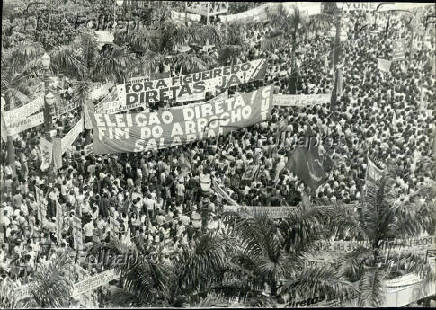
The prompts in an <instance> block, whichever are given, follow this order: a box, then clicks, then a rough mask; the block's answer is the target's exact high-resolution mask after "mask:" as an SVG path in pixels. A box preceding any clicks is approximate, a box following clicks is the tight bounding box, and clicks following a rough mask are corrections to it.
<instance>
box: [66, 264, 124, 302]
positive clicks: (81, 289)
mask: <svg viewBox="0 0 436 310" xmlns="http://www.w3.org/2000/svg"><path fill="white" fill-rule="evenodd" d="M117 278H119V274H118V273H117V272H116V271H115V269H110V270H105V271H103V272H100V273H99V274H96V275H95V276H91V277H89V278H88V279H85V280H83V281H80V282H78V283H76V284H74V289H73V293H72V297H77V296H80V295H81V294H84V293H86V292H89V291H92V290H94V289H96V288H99V287H100V286H102V285H105V284H108V283H109V282H110V281H111V280H114V279H117Z"/></svg>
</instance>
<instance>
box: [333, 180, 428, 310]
mask: <svg viewBox="0 0 436 310" xmlns="http://www.w3.org/2000/svg"><path fill="white" fill-rule="evenodd" d="M393 188H394V183H393V182H392V173H391V172H389V173H388V174H386V175H384V176H383V177H382V178H381V179H380V180H379V181H378V182H376V183H372V182H367V192H366V195H365V196H364V197H363V198H362V201H361V203H360V208H359V215H358V216H357V217H356V218H355V223H354V225H352V226H351V227H352V228H353V229H352V230H351V231H350V234H352V235H353V236H355V237H356V238H357V239H358V240H364V241H367V242H366V244H362V245H361V246H359V247H358V248H356V249H355V250H354V251H352V252H351V253H349V254H347V255H345V256H344V257H342V258H341V259H340V260H339V261H338V264H337V267H338V268H340V274H341V275H343V276H344V277H346V278H347V279H348V280H350V281H352V282H356V281H359V282H358V283H359V290H360V295H359V300H358V301H359V304H360V305H361V306H372V307H376V306H380V305H381V304H382V302H383V285H382V283H383V280H385V279H389V278H394V277H398V276H399V275H403V274H405V273H410V272H414V273H416V274H418V275H419V276H420V277H424V278H425V279H426V280H428V279H430V278H433V277H434V274H433V272H432V270H431V267H430V265H429V263H428V262H427V261H426V260H425V258H424V257H423V256H422V255H418V254H417V253H414V252H413V251H411V250H407V251H402V252H400V253H398V252H396V251H390V250H389V249H388V250H386V247H387V246H388V245H389V243H390V242H391V241H392V240H394V239H399V238H410V237H412V236H419V235H421V234H422V233H425V232H430V233H431V229H432V226H433V225H434V224H433V218H432V214H434V212H435V205H434V202H431V196H430V195H428V196H427V197H425V198H424V200H425V203H423V202H422V200H420V201H416V200H415V201H413V202H412V203H410V204H409V203H407V204H404V203H402V202H399V201H398V200H397V199H396V196H395V193H394V192H393ZM427 192H428V191H427ZM433 229H434V228H433Z"/></svg>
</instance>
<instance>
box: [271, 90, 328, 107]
mask: <svg viewBox="0 0 436 310" xmlns="http://www.w3.org/2000/svg"><path fill="white" fill-rule="evenodd" d="M331 96H332V94H331V93H327V94H311V95H281V94H277V95H274V98H273V104H274V105H275V106H283V107H306V106H311V105H314V104H321V103H326V102H330V98H331Z"/></svg>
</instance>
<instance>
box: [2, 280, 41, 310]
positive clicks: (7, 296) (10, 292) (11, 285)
mask: <svg viewBox="0 0 436 310" xmlns="http://www.w3.org/2000/svg"><path fill="white" fill-rule="evenodd" d="M21 288H22V285H20V284H19V283H17V282H16V281H12V280H11V279H9V278H4V279H2V280H1V281H0V307H1V308H2V309H16V308H35V307H37V306H38V305H37V304H35V302H34V300H32V299H31V300H29V299H28V298H23V299H21V298H18V297H17V292H19V291H20V289H21Z"/></svg>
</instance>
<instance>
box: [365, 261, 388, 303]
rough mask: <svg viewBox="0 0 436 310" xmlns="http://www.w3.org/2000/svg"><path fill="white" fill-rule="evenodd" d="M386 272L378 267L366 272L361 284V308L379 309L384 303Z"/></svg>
mask: <svg viewBox="0 0 436 310" xmlns="http://www.w3.org/2000/svg"><path fill="white" fill-rule="evenodd" d="M383 279H384V272H383V271H382V270H380V269H378V268H377V267H373V268H369V269H367V270H365V273H364V274H363V276H362V278H361V280H360V282H359V291H360V295H359V306H361V307H364V306H369V307H379V306H380V305H382V303H383V298H384V295H383V282H382V281H383Z"/></svg>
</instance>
